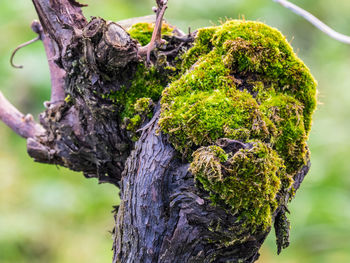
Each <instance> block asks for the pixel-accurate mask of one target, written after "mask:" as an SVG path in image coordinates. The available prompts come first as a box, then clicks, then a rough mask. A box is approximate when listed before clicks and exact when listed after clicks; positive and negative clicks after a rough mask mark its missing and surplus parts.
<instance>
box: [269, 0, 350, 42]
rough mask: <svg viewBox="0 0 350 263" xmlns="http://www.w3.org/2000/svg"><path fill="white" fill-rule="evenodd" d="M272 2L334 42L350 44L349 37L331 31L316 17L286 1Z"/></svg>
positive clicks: (276, 0)
mask: <svg viewBox="0 0 350 263" xmlns="http://www.w3.org/2000/svg"><path fill="white" fill-rule="evenodd" d="M274 1H275V2H277V3H279V4H281V5H282V6H284V7H285V8H288V9H290V10H291V11H292V12H294V13H296V14H297V15H299V16H301V17H303V18H305V19H306V20H307V21H309V22H310V23H311V24H313V25H314V26H315V27H316V28H318V29H319V30H321V31H322V32H323V33H325V34H327V35H328V36H330V37H331V38H334V39H335V40H338V41H340V42H343V43H345V44H350V36H347V35H343V34H340V33H338V32H337V31H335V30H333V29H332V28H330V27H329V26H327V25H326V24H325V23H323V22H322V21H321V20H319V19H318V18H317V17H315V16H314V15H312V14H310V13H309V12H307V11H305V10H304V9H302V8H300V7H299V6H297V5H295V4H292V3H290V2H288V1H286V0H274Z"/></svg>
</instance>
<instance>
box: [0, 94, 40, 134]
mask: <svg viewBox="0 0 350 263" xmlns="http://www.w3.org/2000/svg"><path fill="white" fill-rule="evenodd" d="M0 120H1V121H3V122H4V123H5V124H6V125H7V126H8V127H10V128H11V129H12V130H13V131H14V132H15V133H17V134H18V135H20V136H22V137H23V138H34V137H37V136H41V135H43V134H44V131H45V130H44V128H43V127H42V126H41V125H39V124H38V123H36V122H35V121H34V119H33V116H32V115H30V114H27V115H24V114H23V113H21V112H20V111H19V110H17V109H16V108H15V107H14V106H13V105H12V104H11V103H10V102H9V101H8V100H7V99H6V98H5V96H4V95H3V94H2V92H0Z"/></svg>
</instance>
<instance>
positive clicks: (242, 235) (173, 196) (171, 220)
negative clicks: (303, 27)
mask: <svg viewBox="0 0 350 263" xmlns="http://www.w3.org/2000/svg"><path fill="white" fill-rule="evenodd" d="M33 4H34V6H35V8H36V10H37V13H38V16H39V19H40V23H41V25H42V29H40V28H39V29H40V30H39V31H38V33H39V34H40V37H41V39H42V40H43V42H44V45H45V49H46V52H47V55H48V61H49V66H50V72H51V78H52V98H51V101H50V102H48V103H46V105H47V110H46V111H45V112H44V113H43V114H42V115H41V118H40V122H41V126H40V125H38V124H36V123H34V122H33V120H32V119H31V118H30V117H28V118H24V119H23V120H24V122H23V120H22V124H23V123H24V127H22V126H21V127H20V130H21V132H18V133H20V135H22V136H23V137H25V138H27V140H28V153H29V155H30V156H32V157H33V158H34V159H35V160H36V161H38V162H43V163H51V164H58V165H62V166H65V167H68V168H70V169H72V170H75V171H82V172H83V173H84V175H85V176H86V177H88V178H93V177H94V178H98V179H99V181H100V182H107V183H112V184H114V185H116V186H118V187H120V190H121V191H120V195H121V204H120V206H119V209H118V210H117V212H116V226H115V233H114V244H113V249H114V258H113V262H254V261H256V260H257V259H258V257H259V253H258V251H259V249H260V247H261V245H262V244H263V242H264V240H265V238H266V236H267V234H268V233H269V231H270V228H268V229H265V230H261V231H251V230H250V229H247V228H245V227H243V226H244V223H245V222H244V220H241V218H239V215H237V214H236V213H231V212H230V209H226V207H225V204H222V205H220V206H214V205H213V204H212V203H211V201H210V198H209V193H208V191H206V190H205V189H204V188H203V187H202V186H201V185H200V184H199V183H198V182H197V181H196V180H195V178H194V176H193V175H192V174H191V172H190V171H189V163H188V162H187V161H186V160H183V159H182V158H181V156H179V153H178V152H177V151H176V150H175V149H174V148H173V146H172V145H171V144H170V143H169V142H168V137H167V136H166V135H165V134H163V133H162V132H160V128H159V126H158V119H159V116H160V111H161V109H160V106H159V103H158V104H157V106H155V108H154V109H153V118H152V119H151V120H149V119H147V118H145V119H144V120H143V127H142V128H141V129H140V130H138V131H136V132H135V131H133V132H131V131H129V130H128V129H125V125H127V124H125V123H123V119H122V118H121V116H120V115H119V113H120V110H121V109H120V108H118V105H116V104H115V103H114V101H113V100H111V99H110V98H109V94H111V93H115V92H118V91H120V90H122V89H123V87H125V86H126V87H127V86H128V85H130V81H132V79H133V77H134V76H135V74H136V72H137V70H138V67H139V65H146V64H147V63H153V64H154V65H156V66H157V67H162V64H161V62H160V60H161V58H162V57H163V56H164V55H166V59H167V65H169V64H172V63H175V62H174V61H175V57H177V56H178V55H179V54H180V53H181V52H184V50H188V49H189V48H190V47H191V45H192V43H193V41H194V35H195V34H191V35H185V34H182V33H181V32H180V31H179V30H177V33H175V34H174V35H173V36H171V37H168V39H167V44H165V46H164V45H163V44H161V43H160V41H159V40H160V39H157V38H159V37H160V35H159V33H158V34H157V32H155V34H154V35H153V38H152V42H151V46H148V47H146V48H145V47H141V46H140V45H138V44H137V42H136V41H135V40H133V39H132V38H130V36H129V34H128V33H127V32H126V31H125V30H124V28H123V27H121V26H120V25H119V24H117V23H112V22H106V21H104V20H103V19H101V18H93V19H92V20H91V21H90V22H88V21H87V20H86V19H85V17H84V16H83V15H82V12H81V10H80V8H81V7H82V5H81V4H79V3H78V2H77V1H75V0H50V1H49V0H33ZM157 4H158V10H157V23H156V25H157V24H158V25H159V24H160V26H161V23H160V20H162V16H163V14H164V11H165V8H166V5H165V2H163V1H157ZM37 26H38V25H37ZM156 29H157V28H156ZM155 31H156V30H155ZM157 41H158V42H157ZM155 48H156V49H155ZM147 60H150V61H147ZM0 99H1V100H2V101H5V99H4V98H2V97H0ZM1 105H3V106H1ZM4 105H5V104H4V103H3V104H0V108H1V107H4V108H5V106H4ZM7 109H8V107H7ZM2 111H3V112H4V111H5V110H2ZM14 113H16V114H14ZM11 114H13V115H12V116H11ZM9 116H10V117H9ZM1 117H2V118H1V119H2V120H4V121H5V122H6V123H7V124H8V125H9V126H11V127H13V128H14V129H16V127H17V126H18V125H17V124H16V123H17V122H16V121H18V120H21V119H22V118H23V116H22V115H21V114H20V113H19V112H16V111H15V110H13V109H12V110H11V109H10V110H9V114H8V113H7V114H6V115H5V114H2V116H1ZM135 134H136V135H135ZM133 136H139V138H138V140H137V141H136V142H135V140H134V139H133ZM227 143H228V144H232V145H235V146H234V147H231V148H230V147H228V149H230V150H227V152H230V151H231V152H232V151H237V150H238V149H240V148H242V147H245V146H244V144H243V143H240V144H239V145H240V146H237V145H236V144H237V142H236V141H232V140H228V141H227ZM236 146H237V147H238V148H237V147H236ZM247 147H248V146H247ZM308 168H309V163H308V164H307V165H304V166H303V167H302V168H301V169H300V171H299V173H298V174H297V175H296V176H295V177H294V181H295V182H294V188H295V189H298V188H299V185H300V183H301V182H302V180H303V178H304V176H305V175H306V173H307V172H308ZM289 197H290V196H289V195H288V194H287V195H285V196H283V198H284V199H286V200H288V199H289ZM282 203H283V202H282ZM285 212H286V207H285V206H284V205H281V206H280V207H278V208H277V210H276V211H275V212H274V214H273V219H274V222H275V227H276V234H277V241H278V244H279V247H283V246H286V245H287V243H288V238H287V237H286V235H287V232H288V230H287V229H288V226H287V227H286V224H287V225H288V223H287V221H286V219H285ZM242 229H243V230H242Z"/></svg>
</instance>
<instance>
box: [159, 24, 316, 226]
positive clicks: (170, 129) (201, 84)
mask: <svg viewBox="0 0 350 263" xmlns="http://www.w3.org/2000/svg"><path fill="white" fill-rule="evenodd" d="M161 107H162V108H161V116H160V119H159V125H160V129H161V131H162V132H164V133H165V134H168V135H169V140H170V142H171V143H172V144H173V146H174V147H175V149H177V150H178V151H179V152H180V153H182V154H183V156H184V157H185V158H187V160H188V161H190V162H191V161H192V163H191V168H190V169H191V171H192V173H193V174H194V176H195V178H196V179H197V180H198V181H199V182H200V183H201V184H202V185H203V187H204V188H205V189H206V190H207V191H209V193H210V196H211V199H212V201H213V202H214V203H216V204H220V203H222V202H225V203H226V204H227V205H229V206H231V207H232V211H234V212H239V214H240V215H241V217H242V218H244V219H245V220H246V221H247V222H248V224H250V226H251V227H252V228H253V229H254V228H255V227H261V226H262V227H263V228H265V229H266V228H267V227H268V226H270V225H271V218H272V214H273V212H274V211H275V209H276V207H277V202H279V201H278V199H279V198H278V195H277V193H286V192H289V193H291V194H292V189H291V187H290V186H291V182H292V178H293V176H295V175H296V173H297V172H298V171H299V170H300V168H301V167H302V166H303V165H305V164H306V161H307V157H308V149H307V144H306V141H307V138H308V134H309V132H310V127H311V119H312V113H313V112H314V110H315V107H316V82H315V80H314V79H313V77H312V75H311V74H310V71H309V69H308V68H307V67H306V66H305V65H304V63H303V62H302V61H301V60H300V59H299V58H297V57H296V55H295V53H294V52H293V50H292V48H291V46H290V45H289V43H288V42H287V41H286V39H285V37H284V36H283V35H282V34H281V33H280V32H279V31H277V30H276V29H273V28H271V27H268V26H266V25H264V24H263V23H259V22H251V21H239V20H234V21H228V22H226V23H224V24H222V25H220V26H217V27H209V28H204V29H200V30H199V31H198V34H197V36H196V39H195V43H194V46H193V47H192V48H191V49H190V50H189V51H188V52H187V53H186V54H185V55H184V56H183V62H182V75H181V77H180V78H179V79H177V80H175V81H173V82H172V83H170V85H169V86H168V87H167V88H166V89H165V90H164V91H163V93H162V99H161ZM224 137H225V138H229V139H233V140H240V141H243V142H249V141H253V148H252V149H241V150H240V151H238V152H237V153H236V154H235V155H234V156H232V157H229V159H228V160H227V161H226V163H225V166H226V165H228V167H225V171H226V173H225V174H228V176H223V173H222V169H223V168H222V167H223V161H222V160H223V159H221V158H219V156H220V150H218V149H217V148H215V149H216V150H215V151H214V150H213V149H211V148H208V147H203V146H209V145H213V144H215V141H216V140H217V139H219V138H224ZM210 147H212V146H210ZM213 147H214V146H213ZM215 147H216V146H215ZM221 150H222V149H221ZM192 153H194V154H193V155H192ZM191 155H192V156H191Z"/></svg>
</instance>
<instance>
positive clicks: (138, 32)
mask: <svg viewBox="0 0 350 263" xmlns="http://www.w3.org/2000/svg"><path fill="white" fill-rule="evenodd" d="M153 29H154V23H137V24H134V25H132V27H131V28H130V29H129V30H128V33H129V34H130V36H131V38H133V39H136V40H137V41H138V42H139V43H140V44H141V46H145V45H147V44H148V43H149V42H150V41H151V38H152V33H153ZM172 32H173V29H172V28H171V27H170V26H169V25H168V24H166V23H162V35H172Z"/></svg>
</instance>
